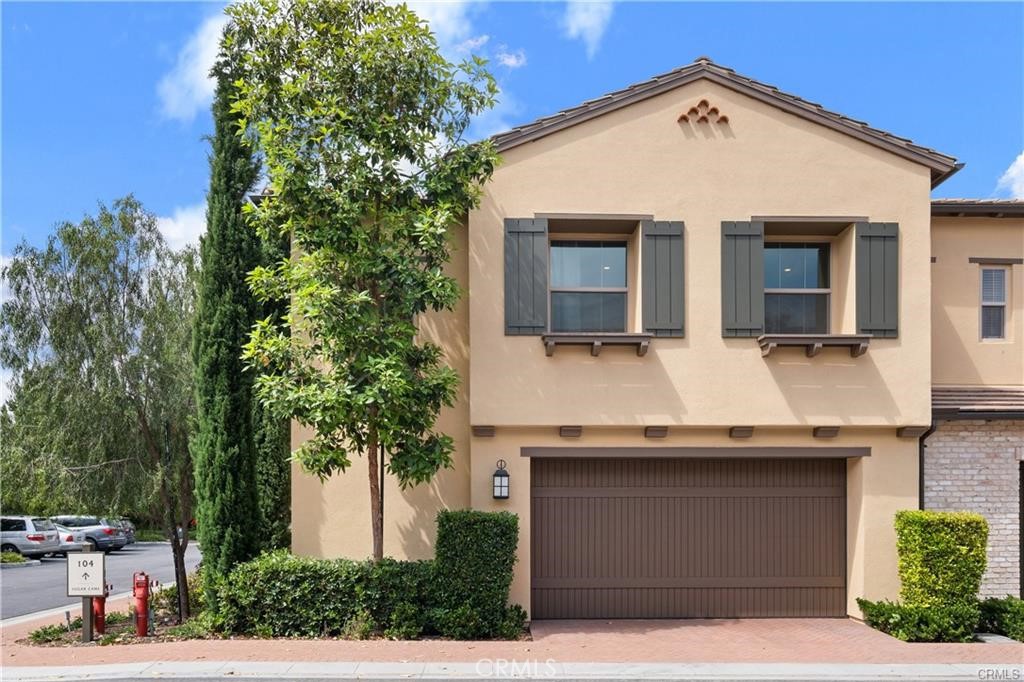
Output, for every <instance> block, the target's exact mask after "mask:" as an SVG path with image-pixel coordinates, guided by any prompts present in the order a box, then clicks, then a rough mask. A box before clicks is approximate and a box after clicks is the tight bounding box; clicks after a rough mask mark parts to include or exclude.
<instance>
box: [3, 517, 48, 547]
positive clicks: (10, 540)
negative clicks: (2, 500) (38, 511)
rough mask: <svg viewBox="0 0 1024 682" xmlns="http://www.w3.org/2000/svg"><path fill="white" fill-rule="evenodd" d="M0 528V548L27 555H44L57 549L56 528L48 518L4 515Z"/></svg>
mask: <svg viewBox="0 0 1024 682" xmlns="http://www.w3.org/2000/svg"><path fill="white" fill-rule="evenodd" d="M2 525H3V527H2V528H0V536H2V540H0V550H2V551H4V552H16V553H18V554H21V555H23V556H27V557H40V556H46V555H47V554H49V553H51V552H56V551H59V549H60V540H58V539H57V529H56V528H55V527H54V525H53V523H52V522H51V521H50V519H44V518H39V517H36V516H5V517H3V519H2Z"/></svg>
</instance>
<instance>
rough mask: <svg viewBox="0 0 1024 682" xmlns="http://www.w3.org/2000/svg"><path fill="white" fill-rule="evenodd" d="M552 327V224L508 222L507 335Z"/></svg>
mask: <svg viewBox="0 0 1024 682" xmlns="http://www.w3.org/2000/svg"><path fill="white" fill-rule="evenodd" d="M547 328H548V221H547V219H544V218H537V219H534V218H506V219H505V334H506V335H517V336H529V335H538V334H543V333H544V332H546V331H547Z"/></svg>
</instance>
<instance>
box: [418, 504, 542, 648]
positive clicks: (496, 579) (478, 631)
mask: <svg viewBox="0 0 1024 682" xmlns="http://www.w3.org/2000/svg"><path fill="white" fill-rule="evenodd" d="M518 544H519V517H517V516H516V515H515V514H512V513H511V512H482V511H474V510H461V511H441V512H439V513H438V515H437V559H436V569H437V592H436V597H437V607H438V608H439V609H440V611H439V612H435V618H434V620H435V622H436V626H437V629H438V631H439V632H440V633H441V634H443V635H446V636H449V637H455V638H458V639H474V638H480V637H495V636H508V635H509V634H510V632H509V631H510V630H513V629H515V627H516V621H518V622H519V628H520V629H521V628H522V621H523V620H524V618H522V617H520V612H521V611H522V610H521V609H519V610H518V611H516V610H515V609H510V608H509V607H508V592H509V587H510V586H511V584H512V568H513V566H514V565H515V561H516V547H517V545H518Z"/></svg>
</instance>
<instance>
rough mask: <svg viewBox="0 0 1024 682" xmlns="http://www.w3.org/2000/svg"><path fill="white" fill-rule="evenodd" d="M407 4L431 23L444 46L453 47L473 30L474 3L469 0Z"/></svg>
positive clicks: (416, 1) (438, 40) (442, 0)
mask: <svg viewBox="0 0 1024 682" xmlns="http://www.w3.org/2000/svg"><path fill="white" fill-rule="evenodd" d="M406 4H407V5H408V6H409V9H411V10H412V11H413V12H416V14H418V15H419V16H420V18H421V19H424V20H426V22H427V23H428V24H430V30H432V31H433V32H434V35H436V36H437V42H438V43H440V44H441V47H442V48H444V47H453V46H454V45H455V43H456V41H459V40H464V39H465V38H466V37H467V36H469V34H470V32H471V31H472V30H473V23H472V21H471V20H470V17H469V14H470V10H471V8H472V5H473V4H474V3H472V2H468V1H467V0H413V1H412V2H407V3H406ZM484 42H487V41H486V40H485V41H484ZM481 44H483V43H481Z"/></svg>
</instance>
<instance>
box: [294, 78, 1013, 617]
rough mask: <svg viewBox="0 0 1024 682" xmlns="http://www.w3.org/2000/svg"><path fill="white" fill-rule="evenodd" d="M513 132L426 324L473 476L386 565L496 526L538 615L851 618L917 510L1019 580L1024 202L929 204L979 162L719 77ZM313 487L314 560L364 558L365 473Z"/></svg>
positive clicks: (390, 502)
mask: <svg viewBox="0 0 1024 682" xmlns="http://www.w3.org/2000/svg"><path fill="white" fill-rule="evenodd" d="M494 139H495V143H496V144H497V146H498V149H499V150H500V151H501V154H502V157H503V163H502V164H501V166H500V167H499V169H498V170H497V171H496V172H495V174H494V177H493V179H492V180H491V182H489V183H488V185H487V186H486V187H485V188H484V194H483V199H482V202H481V204H480V206H479V208H478V209H476V210H474V211H472V212H471V213H470V214H469V215H468V216H467V219H466V221H465V224H463V225H461V226H460V227H459V228H458V229H457V230H456V236H455V242H456V243H455V248H454V259H453V262H452V264H451V273H452V274H453V275H454V276H455V277H456V278H457V279H458V280H459V282H460V283H461V285H462V286H463V288H464V290H465V291H466V292H468V293H467V295H466V296H464V297H463V299H462V301H461V302H460V303H459V306H458V308H457V309H456V310H455V311H454V312H452V313H445V314H435V315H428V316H424V317H423V319H421V320H420V325H421V329H422V330H423V333H424V334H425V335H427V336H428V337H430V338H432V339H434V340H436V341H437V342H438V343H440V344H442V345H443V346H444V348H445V350H446V353H447V360H448V362H449V363H450V364H451V365H452V366H453V367H454V368H455V369H456V370H457V371H458V372H459V374H460V375H461V377H462V386H461V389H460V390H461V392H460V395H459V400H458V403H457V404H456V405H455V407H453V408H451V409H448V410H445V411H444V413H443V414H442V416H441V419H440V421H439V423H438V428H439V429H440V430H443V431H444V432H446V433H448V434H450V435H452V436H453V437H454V439H455V442H456V447H457V452H456V456H455V466H454V468H453V469H450V470H445V471H443V472H441V473H440V474H439V475H438V476H437V477H436V478H435V479H434V481H433V482H431V483H430V484H428V485H423V486H419V487H417V488H414V489H411V490H406V491H402V490H400V489H399V488H398V487H397V486H396V485H394V483H393V481H388V484H387V486H386V490H385V551H386V553H388V554H390V555H393V556H396V557H410V558H422V557H429V556H431V555H432V553H433V548H432V542H433V531H434V525H433V519H434V515H435V513H436V511H437V510H438V509H441V508H464V507H471V508H476V509H485V510H501V509H504V510H510V511H513V512H515V513H517V514H518V515H519V518H520V526H521V530H520V542H519V561H518V563H517V566H516V573H515V580H514V583H513V587H512V599H513V600H514V601H516V602H518V603H520V604H522V605H524V606H525V607H526V608H527V609H528V610H529V611H530V613H531V616H532V617H533V618H538V619H539V618H624V617H630V618H643V617H713V616H729V617H734V616H844V615H846V614H851V615H859V611H858V609H857V606H856V603H855V599H856V598H857V597H860V596H865V597H869V598H872V599H878V598H883V597H888V598H895V597H896V596H897V594H898V590H899V579H898V576H897V570H896V549H895V533H894V530H893V517H894V514H895V513H896V512H897V511H899V510H901V509H913V508H918V507H919V505H921V504H924V505H927V506H928V507H934V508H957V509H961V508H966V509H977V510H979V511H982V512H983V513H985V514H986V515H987V516H988V517H989V520H990V522H991V523H992V527H993V534H992V543H991V545H992V546H991V552H990V555H991V557H992V558H991V564H992V572H991V574H990V576H989V577H988V578H987V579H988V580H989V582H988V583H986V585H987V589H988V587H991V589H992V590H995V591H996V592H1017V591H1018V590H1019V580H1020V577H1019V576H1020V566H1019V564H1020V553H1019V552H1020V547H1019V542H1020V539H1019V538H1020V501H1019V498H1018V495H1019V493H1018V491H1019V489H1020V470H1019V466H1020V465H1019V461H1020V459H1021V452H1022V446H1024V440H1022V433H1024V430H1022V427H1021V424H1022V422H1021V421H1019V420H1020V419H1021V418H1022V417H1024V404H1022V401H1021V395H1022V394H1021V391H1022V386H1024V350H1022V349H1024V345H1022V339H1024V313H1022V308H1021V302H1022V301H1024V289H1022V281H1024V270H1022V268H1021V267H1020V263H1021V258H1022V257H1024V205H1022V204H1017V203H1013V202H1002V203H998V204H996V203H992V202H970V201H960V202H932V200H931V191H932V188H933V187H935V186H936V185H938V184H939V183H941V182H942V181H943V180H944V179H945V178H947V177H949V176H950V175H951V174H952V173H954V172H956V171H957V170H958V169H959V167H960V165H959V164H958V163H957V161H956V159H954V158H952V157H950V156H947V155H945V154H941V153H939V152H936V151H933V150H931V149H927V148H924V147H921V146H918V145H915V144H913V143H912V142H910V141H908V140H906V139H904V138H900V137H896V136H894V135H891V134H889V133H886V132H883V131H880V130H876V129H874V128H872V127H870V126H869V125H867V124H865V123H862V122H859V121H854V120H851V119H849V118H846V117H844V116H842V115H840V114H837V113H833V112H830V111H827V110H825V109H824V108H822V107H821V106H819V105H817V104H814V103H811V102H808V101H805V100H803V99H800V98H798V97H795V96H793V95H789V94H786V93H783V92H780V91H779V90H778V89H776V88H773V87H771V86H768V85H765V84H763V83H760V82H757V81H755V80H752V79H750V78H747V77H744V76H741V75H739V74H737V73H735V72H733V71H731V70H729V69H726V68H724V67H721V66H718V65H716V64H714V63H712V62H711V61H710V60H708V59H705V58H701V59H699V60H698V61H696V62H695V63H693V64H690V65H687V66H684V67H682V68H679V69H676V70H674V71H671V72H669V73H666V74H663V75H660V76H657V77H655V78H652V79H651V80H649V81H646V82H643V83H638V84H636V85H632V86H630V87H628V88H626V89H624V90H621V91H618V92H614V93H610V94H608V95H605V96H603V97H600V98H598V99H595V100H592V101H589V102H586V103H584V104H582V105H580V106H578V107H575V108H573V109H569V110H567V111H564V112H561V113H559V114H556V115H554V116H551V117H547V118H543V119H540V120H538V121H536V122H534V123H531V124H529V125H525V126H521V127H519V128H516V129H513V130H511V131H509V132H507V133H503V134H501V135H498V136H497V137H496V138H494ZM933 392H934V395H935V398H934V400H935V401H936V404H935V405H934V406H933ZM307 436H308V434H307V433H303V432H302V430H301V429H298V428H295V429H293V441H294V442H295V443H298V442H301V440H302V439H303V438H305V437H307ZM925 445H927V447H925ZM922 463H923V466H922ZM357 466H358V465H357ZM498 471H500V472H502V474H507V478H505V477H504V475H502V476H499V477H497V478H496V476H495V475H496V472H498ZM293 480H294V482H293V496H292V499H293V524H292V531H293V538H294V540H293V549H294V551H296V552H297V553H300V554H309V555H315V556H349V557H365V556H367V555H368V554H369V552H370V532H369V523H370V521H369V512H368V506H369V505H368V495H367V492H366V491H365V476H363V475H354V474H348V475H343V476H336V477H334V478H333V479H331V480H329V481H328V482H327V483H326V484H321V483H320V481H319V480H318V479H316V478H315V477H310V476H306V475H303V474H301V473H300V472H299V471H298V470H296V472H295V477H294V479H293ZM502 483H505V484H507V488H503V487H501V486H500V484H502Z"/></svg>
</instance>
